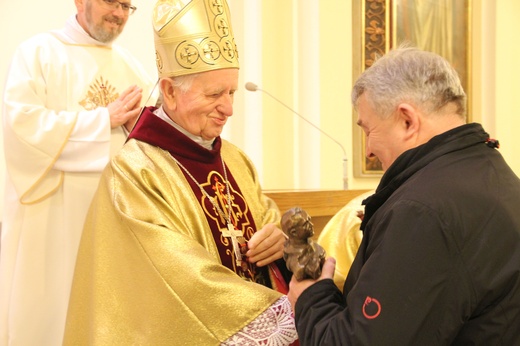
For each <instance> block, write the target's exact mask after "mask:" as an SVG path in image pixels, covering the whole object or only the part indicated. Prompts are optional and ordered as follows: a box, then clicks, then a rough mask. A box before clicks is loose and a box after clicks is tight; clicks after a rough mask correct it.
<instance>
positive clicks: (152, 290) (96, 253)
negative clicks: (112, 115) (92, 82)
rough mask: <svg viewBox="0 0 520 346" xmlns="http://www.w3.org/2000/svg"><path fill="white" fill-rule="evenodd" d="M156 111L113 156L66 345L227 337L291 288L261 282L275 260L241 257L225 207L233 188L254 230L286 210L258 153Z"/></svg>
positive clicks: (236, 212) (236, 209) (239, 214)
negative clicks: (267, 263)
mask: <svg viewBox="0 0 520 346" xmlns="http://www.w3.org/2000/svg"><path fill="white" fill-rule="evenodd" d="M153 111H154V109H153V108H147V109H146V110H145V112H144V113H143V115H142V116H141V119H140V120H139V123H138V125H137V126H136V128H135V129H134V131H133V132H132V134H131V136H130V138H131V139H130V140H129V141H128V142H127V143H126V144H125V146H124V147H123V148H122V150H121V151H120V153H119V154H118V155H117V156H116V157H115V158H114V159H113V160H112V162H111V163H110V164H109V166H107V168H106V170H105V172H104V174H103V176H102V180H101V183H100V186H99V189H98V191H97V194H96V196H95V198H94V200H93V203H92V205H91V209H90V211H89V214H88V217H87V222H86V225H85V229H84V233H83V237H82V240H81V244H80V249H79V254H78V259H77V264H76V271H75V276H74V282H73V287H72V294H71V300H70V305H69V312H68V319H67V326H66V332H65V345H130V344H140V345H219V344H220V343H222V342H224V341H225V340H227V339H228V338H230V337H231V336H233V335H234V334H236V333H237V332H238V331H239V330H241V329H242V328H244V327H245V326H247V325H248V324H249V323H251V321H253V320H254V319H255V318H257V317H258V316H259V315H260V314H262V313H263V312H264V311H266V309H268V308H269V307H270V306H271V305H272V304H274V303H275V302H276V301H277V300H278V299H279V298H280V297H282V294H281V293H279V292H277V291H275V290H273V289H270V288H268V287H266V286H264V285H260V284H258V283H255V282H253V281H258V282H262V283H264V284H266V285H269V284H270V281H271V277H270V276H269V275H268V273H267V271H266V270H260V269H259V268H257V267H256V266H254V265H251V264H247V265H246V266H237V265H236V263H237V262H236V261H235V260H236V258H235V257H234V256H235V255H234V251H233V244H232V241H231V238H229V237H225V236H223V231H225V230H226V229H227V225H226V220H225V218H224V217H223V216H222V215H220V213H219V210H218V209H221V211H223V212H224V213H225V214H228V211H229V210H228V206H229V204H228V197H230V200H231V221H232V223H233V226H234V228H235V230H238V231H240V232H241V233H242V234H243V236H244V237H245V239H249V237H250V236H251V235H252V234H253V233H254V232H255V231H256V229H257V228H260V227H262V226H263V225H265V224H266V223H268V222H276V221H278V220H279V211H278V208H277V207H276V205H275V204H274V202H273V201H272V200H270V199H268V198H267V197H266V196H265V195H263V194H262V192H261V188H260V185H259V182H258V177H257V174H256V172H255V169H254V167H253V164H252V163H251V162H250V161H249V159H248V158H247V157H246V156H245V155H244V154H243V153H242V152H241V151H240V150H239V149H238V148H236V147H235V146H233V145H232V144H230V143H229V142H227V141H225V140H222V139H220V138H217V139H216V140H215V143H214V149H213V150H207V149H205V148H203V147H201V146H199V145H198V144H196V143H195V142H193V141H192V140H191V139H189V138H188V137H186V136H184V135H183V134H182V133H180V132H179V131H177V130H176V129H175V128H174V127H173V126H171V125H170V124H168V123H166V122H165V121H163V120H162V119H160V118H158V117H157V116H156V115H154V114H153V113H152V112H153ZM173 157H175V159H173ZM221 157H222V159H223V162H224V163H225V166H226V171H224V170H223V166H222V160H221ZM176 160H178V161H176ZM177 162H180V163H181V165H182V166H184V167H185V168H186V169H187V170H188V171H189V173H190V174H191V175H192V176H193V178H194V179H192V177H190V176H189V175H188V174H187V173H186V172H185V170H184V169H183V168H182V167H180V166H179V165H178V164H177ZM226 175H227V179H228V181H229V191H230V194H229V195H228V194H227V191H226V184H227V182H226V178H225V176H226ZM195 181H197V183H195ZM199 185H200V186H199ZM201 187H202V188H203V189H204V190H205V191H207V193H208V194H209V196H210V197H211V198H213V199H214V201H215V202H216V203H217V204H218V206H219V208H216V206H215V204H214V203H212V202H211V201H209V200H208V196H207V195H206V194H205V193H203V192H202V191H201ZM213 189H216V191H215V190H213ZM271 284H272V283H271ZM273 322H274V323H276V320H272V321H266V323H273Z"/></svg>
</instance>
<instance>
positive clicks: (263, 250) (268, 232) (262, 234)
mask: <svg viewBox="0 0 520 346" xmlns="http://www.w3.org/2000/svg"><path fill="white" fill-rule="evenodd" d="M285 239H286V237H285V234H284V233H283V231H282V230H281V229H279V228H278V227H276V225H275V224H273V223H268V224H267V225H265V226H264V227H263V228H262V229H261V230H258V231H257V232H256V233H255V234H253V236H252V237H251V239H249V242H248V243H247V245H248V251H247V253H246V256H247V258H248V261H249V262H252V263H256V265H257V266H260V267H262V266H265V265H268V264H269V263H272V262H274V261H276V260H277V259H280V258H282V257H283V245H284V243H285Z"/></svg>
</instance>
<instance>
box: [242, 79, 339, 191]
mask: <svg viewBox="0 0 520 346" xmlns="http://www.w3.org/2000/svg"><path fill="white" fill-rule="evenodd" d="M245 87H246V89H247V90H249V91H253V92H255V91H257V90H260V91H262V92H263V93H265V94H267V95H268V96H270V97H271V98H272V99H274V100H275V101H277V102H278V103H279V104H281V105H282V106H284V107H285V108H287V109H288V110H290V111H291V112H293V113H294V114H296V115H297V116H298V117H300V119H302V120H304V121H306V122H307V123H308V124H309V125H311V126H312V127H314V128H315V129H316V130H318V131H320V132H321V133H322V134H323V135H325V136H327V137H328V138H329V139H331V140H332V141H334V142H335V143H336V144H337V145H339V147H340V148H341V150H342V151H343V190H348V167H347V162H348V160H347V152H346V151H345V148H344V147H343V145H342V144H341V143H340V142H338V141H337V140H336V139H334V138H333V137H332V136H330V135H329V134H328V133H326V132H325V131H323V130H322V129H320V128H319V127H318V126H316V125H315V124H313V123H312V122H310V121H309V120H308V119H306V118H305V117H304V116H303V115H301V114H300V113H298V112H296V111H295V110H294V109H292V108H291V107H289V106H288V105H286V104H285V103H284V102H282V101H281V100H279V99H278V98H276V97H275V96H273V95H272V94H271V93H269V92H268V91H266V90H263V89H260V88H259V87H258V85H256V84H255V83H252V82H247V83H246V85H245Z"/></svg>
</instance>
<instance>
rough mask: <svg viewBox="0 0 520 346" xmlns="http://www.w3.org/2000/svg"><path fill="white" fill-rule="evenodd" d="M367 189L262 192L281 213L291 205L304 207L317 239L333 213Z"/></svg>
mask: <svg viewBox="0 0 520 346" xmlns="http://www.w3.org/2000/svg"><path fill="white" fill-rule="evenodd" d="M367 191H369V190H316V191H307V190H297V191H289V190H280V191H278V190H276V191H275V190H266V191H264V193H265V194H266V195H267V196H269V197H270V198H272V199H273V200H274V201H275V202H276V204H277V205H278V208H280V211H281V212H282V214H283V213H284V212H285V211H287V210H288V209H290V208H293V207H300V208H302V209H304V210H305V211H306V212H307V214H309V215H310V216H311V218H312V220H311V221H312V223H313V224H314V238H315V239H317V238H318V235H319V234H320V232H321V230H322V229H323V227H324V226H325V225H326V224H327V222H328V221H329V220H330V218H331V217H332V216H333V215H334V214H336V213H337V212H338V211H339V210H340V209H341V208H343V207H344V206H345V204H347V203H348V202H349V201H350V200H351V199H353V198H355V197H357V196H359V195H361V194H362V193H365V192H367Z"/></svg>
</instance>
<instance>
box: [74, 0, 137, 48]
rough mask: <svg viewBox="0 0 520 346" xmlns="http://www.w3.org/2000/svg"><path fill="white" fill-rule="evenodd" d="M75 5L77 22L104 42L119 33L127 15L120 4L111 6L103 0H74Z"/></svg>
mask: <svg viewBox="0 0 520 346" xmlns="http://www.w3.org/2000/svg"><path fill="white" fill-rule="evenodd" d="M122 2H124V1H122ZM125 3H126V2H125ZM128 4H130V2H128ZM76 6H77V8H78V17H77V18H78V22H79V23H80V25H81V26H82V27H83V29H85V31H86V32H87V33H88V34H89V35H90V36H92V37H93V38H95V39H96V40H98V41H100V42H104V43H109V42H112V41H114V40H115V39H116V38H117V37H118V36H119V34H121V32H122V31H123V28H124V27H125V24H126V22H127V20H128V17H129V13H128V12H125V11H124V10H123V8H122V7H121V6H119V5H118V6H116V7H113V8H112V7H111V6H110V5H107V4H106V3H105V2H104V1H103V0H76Z"/></svg>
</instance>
